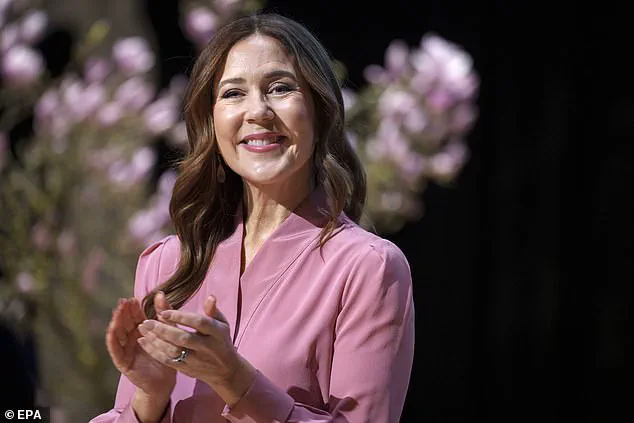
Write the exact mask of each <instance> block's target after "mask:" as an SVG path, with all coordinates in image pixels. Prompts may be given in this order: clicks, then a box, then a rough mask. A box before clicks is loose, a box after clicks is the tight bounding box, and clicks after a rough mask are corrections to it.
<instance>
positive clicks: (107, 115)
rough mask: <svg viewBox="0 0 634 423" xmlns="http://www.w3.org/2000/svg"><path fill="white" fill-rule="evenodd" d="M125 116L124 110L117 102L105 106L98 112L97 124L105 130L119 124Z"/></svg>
mask: <svg viewBox="0 0 634 423" xmlns="http://www.w3.org/2000/svg"><path fill="white" fill-rule="evenodd" d="M123 115H124V111H123V108H122V107H121V105H120V104H119V103H117V102H116V101H111V102H109V103H106V104H104V105H103V106H102V107H101V109H99V111H98V112H97V122H99V125H101V126H102V127H104V128H107V127H109V126H112V125H114V124H115V123H117V122H119V120H121V118H122V117H123Z"/></svg>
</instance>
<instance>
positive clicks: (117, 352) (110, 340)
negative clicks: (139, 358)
mask: <svg viewBox="0 0 634 423" xmlns="http://www.w3.org/2000/svg"><path fill="white" fill-rule="evenodd" d="M106 349H107V350H108V354H110V358H111V359H112V362H113V364H114V365H115V367H116V368H117V369H119V370H122V371H125V370H126V369H125V367H126V366H125V351H124V349H123V347H122V346H121V343H120V342H119V340H118V339H117V336H116V334H115V331H114V330H113V329H112V327H111V326H108V329H107V330H106Z"/></svg>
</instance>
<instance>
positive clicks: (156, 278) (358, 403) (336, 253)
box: [92, 14, 414, 423]
mask: <svg viewBox="0 0 634 423" xmlns="http://www.w3.org/2000/svg"><path fill="white" fill-rule="evenodd" d="M185 119H186V123H187V131H188V137H189V143H190V153H189V155H188V157H186V158H185V160H184V161H183V162H182V164H181V166H180V175H179V178H178V180H177V182H176V185H175V187H174V192H173V197H172V201H171V204H170V212H171V216H172V220H173V223H174V226H175V229H176V236H169V237H167V238H165V239H163V240H162V241H160V242H157V243H155V244H154V245H151V246H149V247H148V248H147V249H146V250H145V251H144V252H143V253H142V254H141V256H140V258H139V262H138V266H137V273H136V281H135V290H134V294H135V298H132V299H126V300H122V301H120V304H119V305H118V307H117V308H116V310H115V312H114V313H113V317H112V321H111V323H110V325H109V327H108V330H107V335H106V344H107V347H108V351H109V352H110V355H111V357H112V360H113V362H114V364H115V366H116V367H117V369H118V370H119V371H120V372H121V373H122V376H121V379H120V383H119V388H118V391H117V396H116V400H115V406H114V408H113V409H112V410H110V411H109V412H107V413H106V414H103V415H101V416H98V417H96V418H94V419H93V420H92V422H93V423H98V422H143V423H149V422H159V421H160V422H169V421H172V422H225V421H227V420H228V421H231V422H258V423H263V422H325V421H337V422H397V421H398V420H399V418H400V414H401V412H402V408H403V403H404V400H405V395H406V392H407V387H408V383H409V375H410V371H411V367H412V359H413V352H414V308H413V301H412V283H411V275H410V270H409V265H408V263H407V261H406V259H405V257H404V255H403V254H402V252H401V251H400V250H399V249H398V248H397V247H396V246H395V245H394V244H392V243H390V242H388V241H386V240H383V239H381V238H379V237H377V236H376V235H374V234H371V233H369V232H367V231H365V230H363V229H362V228H361V227H360V226H358V225H357V222H358V221H359V219H360V218H361V214H362V208H363V204H364V201H365V176H364V172H363V170H362V168H361V165H360V162H359V160H358V158H357V157H356V155H355V153H354V151H353V150H352V149H351V147H350V145H349V144H348V142H347V140H346V138H345V136H344V132H343V123H344V109H343V101H342V97H341V92H340V88H339V86H338V83H337V80H336V78H335V75H334V73H333V71H332V69H331V67H330V61H329V58H328V55H327V53H326V52H325V50H324V48H323V47H322V46H321V45H320V44H319V42H318V41H317V40H316V39H315V38H314V37H313V36H312V35H311V34H310V33H309V32H308V31H307V30H306V29H305V28H304V27H303V26H301V25H300V24H298V23H296V22H294V21H292V20H289V19H287V18H284V17H281V16H278V15H269V14H261V15H257V16H251V17H247V18H242V19H239V20H237V21H235V22H233V23H231V24H229V25H227V26H225V27H224V28H222V29H221V30H220V31H219V32H218V33H217V34H216V35H215V37H214V38H213V40H212V41H211V43H210V44H209V45H208V46H207V47H206V49H205V50H204V51H203V52H202V53H201V55H200V57H199V59H198V60H197V62H196V64H195V66H194V68H193V71H192V75H191V83H190V86H189V89H188V93H187V97H186V103H185ZM141 299H142V300H143V306H141V303H140V300H141Z"/></svg>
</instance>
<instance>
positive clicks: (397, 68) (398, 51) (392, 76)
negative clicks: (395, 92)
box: [363, 40, 410, 85]
mask: <svg viewBox="0 0 634 423" xmlns="http://www.w3.org/2000/svg"><path fill="white" fill-rule="evenodd" d="M409 67H410V66H409V48H408V47H407V44H405V42H404V41H402V40H394V41H392V42H391V43H390V45H389V46H388V48H387V50H386V51H385V68H383V67H381V66H379V65H370V66H368V67H366V68H365V70H364V72H363V75H364V77H365V79H366V80H367V81H368V82H370V83H371V84H379V85H384V84H389V83H390V82H393V81H396V80H397V79H399V78H401V77H403V76H405V74H406V73H407V72H408V70H409Z"/></svg>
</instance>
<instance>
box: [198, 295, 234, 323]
mask: <svg viewBox="0 0 634 423" xmlns="http://www.w3.org/2000/svg"><path fill="white" fill-rule="evenodd" d="M203 311H204V313H205V315H206V316H208V317H212V318H215V319H216V320H220V321H221V322H223V323H226V324H227V325H228V324H229V321H228V320H227V318H226V317H225V315H224V314H222V312H221V311H220V310H219V309H218V300H217V299H216V297H215V296H214V295H210V296H208V297H207V298H206V299H205V304H204V305H203Z"/></svg>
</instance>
